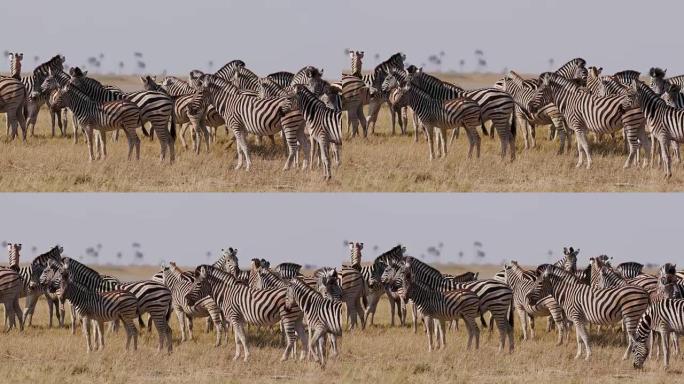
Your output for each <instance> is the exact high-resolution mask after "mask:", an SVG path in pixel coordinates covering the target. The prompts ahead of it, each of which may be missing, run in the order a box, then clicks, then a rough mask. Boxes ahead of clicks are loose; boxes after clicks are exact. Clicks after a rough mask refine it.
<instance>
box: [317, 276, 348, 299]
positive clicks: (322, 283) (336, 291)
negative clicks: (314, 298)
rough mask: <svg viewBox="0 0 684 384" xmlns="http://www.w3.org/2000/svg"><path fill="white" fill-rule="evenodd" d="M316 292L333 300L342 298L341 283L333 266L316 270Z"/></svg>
mask: <svg viewBox="0 0 684 384" xmlns="http://www.w3.org/2000/svg"><path fill="white" fill-rule="evenodd" d="M317 275H318V292H319V293H320V294H321V295H323V297H325V298H328V299H330V300H334V301H340V300H342V284H341V282H340V275H339V274H338V273H337V269H335V268H322V269H320V270H318V271H317Z"/></svg>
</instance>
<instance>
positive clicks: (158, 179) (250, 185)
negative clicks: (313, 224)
mask: <svg viewBox="0 0 684 384" xmlns="http://www.w3.org/2000/svg"><path fill="white" fill-rule="evenodd" d="M498 77H499V75H469V76H451V77H449V80H451V81H454V82H455V83H458V84H461V85H462V86H464V87H468V88H474V87H480V86H490V85H491V84H493V83H494V82H495V81H496V80H497V79H498ZM101 80H102V81H103V82H105V83H112V84H117V85H120V86H121V87H123V88H124V89H136V88H139V83H138V79H137V77H125V76H124V77H120V76H114V77H107V78H104V79H101ZM4 119H5V117H4V115H0V127H4V126H5V121H4ZM49 124H50V123H49V117H48V115H47V113H46V112H45V111H43V112H41V114H40V117H39V123H38V125H37V128H36V137H30V138H29V140H28V143H26V144H24V143H22V142H21V141H20V140H15V141H14V142H11V143H8V142H7V141H6V140H5V139H3V140H1V141H0V148H1V149H2V150H1V151H0V164H2V172H0V191H84V192H87V191H158V192H209V191H247V192H249V191H272V192H280V191H287V192H289V191H293V192H295V191H307V192H309V191H311V192H315V191H321V192H342V191H344V192H348V191H386V192H399V191H402V192H434V191H445V192H448V191H468V192H470V191H472V192H476V191H492V192H498V191H510V192H518V191H540V192H546V191H565V192H580V191H610V192H625V191H660V192H667V191H681V190H684V173H682V171H681V166H680V165H675V166H674V174H673V177H672V179H670V180H669V181H665V180H663V172H662V171H661V170H659V169H658V168H652V169H638V168H635V169H628V170H623V169H622V165H623V163H624V161H625V159H626V157H625V154H623V152H622V142H621V141H620V142H614V141H610V140H607V142H602V143H595V142H594V143H592V146H591V148H592V156H593V160H594V163H593V168H592V169H591V170H586V169H575V163H576V159H577V156H576V150H575V147H574V143H573V149H572V151H571V152H570V153H569V154H565V155H562V156H558V155H556V151H557V149H558V142H557V141H555V142H550V141H548V140H547V136H548V134H547V132H548V130H547V129H546V128H541V129H538V131H537V142H538V146H537V148H534V149H532V150H527V151H525V150H524V149H523V143H522V134H521V132H520V131H519V132H518V139H517V159H516V160H515V161H514V162H513V163H509V162H508V161H504V160H501V159H500V157H499V150H500V144H499V140H498V138H495V139H494V140H490V139H489V138H483V140H482V143H483V144H482V157H481V158H480V159H479V160H477V159H471V160H468V159H467V158H466V151H467V140H466V138H465V135H461V137H460V138H459V139H458V140H456V141H455V142H454V144H453V145H452V146H451V147H450V148H449V154H448V156H447V157H446V159H436V160H433V161H432V162H430V161H429V160H428V150H427V144H426V141H425V139H424V137H423V135H422V134H421V135H420V141H419V142H418V143H414V139H413V136H412V135H413V133H412V132H411V133H410V136H399V135H395V136H392V135H391V121H390V116H389V113H388V111H387V110H386V109H384V108H383V110H382V111H381V113H380V117H379V120H378V126H377V130H376V135H375V136H371V137H369V138H368V139H363V138H354V139H351V140H350V139H346V140H345V141H344V145H343V146H342V165H341V167H340V168H337V169H335V168H333V179H332V180H331V181H328V182H324V181H323V179H322V170H321V169H320V168H319V169H315V170H313V171H303V170H301V169H296V170H290V171H282V167H283V165H284V162H285V153H286V150H285V147H284V146H283V144H282V141H281V140H280V139H278V140H277V148H272V147H271V144H270V142H268V140H264V141H263V144H262V145H256V144H255V142H254V140H253V139H254V138H253V137H250V138H249V140H250V147H251V157H252V160H253V166H252V169H251V171H249V172H245V171H244V170H239V171H236V170H234V169H233V167H234V166H235V164H236V152H235V146H234V145H232V140H231V137H232V134H231V136H228V135H226V133H225V130H223V129H221V130H220V132H219V138H218V140H217V143H215V145H214V146H213V147H212V149H211V151H210V153H204V152H203V153H201V154H200V155H195V154H194V153H193V152H192V151H191V150H183V149H182V147H181V145H180V142H179V141H178V140H177V141H176V148H177V162H176V163H175V164H174V165H169V164H168V163H164V164H161V163H160V162H159V143H158V141H154V142H150V141H149V140H146V139H145V138H142V139H143V140H142V141H143V144H142V148H141V160H140V161H126V153H127V144H126V140H119V141H118V142H113V141H112V140H111V139H110V140H108V151H109V156H108V158H107V159H106V160H104V161H94V162H92V163H90V162H89V161H88V155H87V148H86V146H85V145H84V144H83V138H82V135H81V141H80V144H77V145H74V144H73V143H72V141H71V140H70V139H66V138H59V137H57V138H51V137H49V135H50V129H49ZM70 125H71V124H70ZM409 125H411V124H409ZM3 132H4V128H3ZM69 132H71V127H70V130H69ZM345 132H346V128H345ZM0 135H1V137H3V138H4V135H3V134H1V133H0ZM618 136H620V135H618ZM141 137H142V135H141ZM189 140H190V139H189V135H188V142H189Z"/></svg>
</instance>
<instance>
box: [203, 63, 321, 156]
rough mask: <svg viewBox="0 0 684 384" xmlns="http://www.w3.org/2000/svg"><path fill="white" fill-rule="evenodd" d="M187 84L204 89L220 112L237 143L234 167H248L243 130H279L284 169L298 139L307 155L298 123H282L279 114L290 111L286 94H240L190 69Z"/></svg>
mask: <svg viewBox="0 0 684 384" xmlns="http://www.w3.org/2000/svg"><path fill="white" fill-rule="evenodd" d="M190 78H191V84H192V85H193V86H195V87H196V88H197V89H198V90H199V91H204V90H207V91H208V94H209V98H210V100H211V103H212V104H213V105H214V107H215V108H216V110H217V111H218V112H219V113H220V114H221V115H222V116H223V118H224V120H225V121H226V126H227V127H230V129H231V130H232V131H233V134H234V135H235V138H236V140H237V143H238V148H237V150H238V162H237V164H236V166H235V169H240V168H242V165H243V158H244V161H245V168H246V169H249V168H250V166H251V164H252V161H251V159H250V157H249V149H248V147H247V142H246V140H245V135H246V134H247V133H252V134H255V135H259V136H264V135H272V134H275V133H277V132H278V131H280V130H282V131H283V133H284V134H285V141H286V142H287V145H288V157H287V161H286V163H285V167H284V169H289V168H290V166H291V164H292V163H293V161H294V160H295V155H296V153H297V150H298V142H299V143H300V144H302V146H303V147H304V153H305V157H308V155H309V145H308V141H306V135H305V134H304V127H303V125H301V124H297V125H295V124H292V125H284V124H282V121H281V120H282V118H283V117H284V116H285V115H286V114H287V113H288V112H290V111H291V109H292V105H291V104H292V103H291V101H290V99H289V98H272V99H265V100H261V99H259V98H257V97H255V96H250V95H247V94H242V93H240V92H239V90H238V89H237V88H236V87H235V86H233V85H232V84H231V83H230V82H228V81H226V80H224V79H221V78H219V77H217V76H214V75H208V74H203V73H201V72H199V71H193V72H191V74H190Z"/></svg>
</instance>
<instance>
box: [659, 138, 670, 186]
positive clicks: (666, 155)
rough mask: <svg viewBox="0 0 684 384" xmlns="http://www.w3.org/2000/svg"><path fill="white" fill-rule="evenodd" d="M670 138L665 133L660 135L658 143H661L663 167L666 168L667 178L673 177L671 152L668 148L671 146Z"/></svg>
mask: <svg viewBox="0 0 684 384" xmlns="http://www.w3.org/2000/svg"><path fill="white" fill-rule="evenodd" d="M669 141H670V139H669V138H667V137H665V135H664V134H660V135H659V136H658V143H659V144H660V156H661V158H662V160H663V168H665V178H666V179H669V178H670V177H672V169H671V164H670V152H669V151H668V150H667V149H668V146H669Z"/></svg>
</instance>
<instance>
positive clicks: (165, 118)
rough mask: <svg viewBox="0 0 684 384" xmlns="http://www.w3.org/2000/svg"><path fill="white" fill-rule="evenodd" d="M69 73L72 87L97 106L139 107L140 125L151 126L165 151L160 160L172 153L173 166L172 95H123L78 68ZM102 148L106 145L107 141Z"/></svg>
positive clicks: (146, 92)
mask: <svg viewBox="0 0 684 384" xmlns="http://www.w3.org/2000/svg"><path fill="white" fill-rule="evenodd" d="M69 72H70V75H71V83H72V84H73V85H74V86H75V87H76V88H78V89H79V90H81V92H83V93H84V94H85V95H87V96H88V97H90V98H91V99H92V100H93V101H94V102H108V101H112V100H122V99H125V100H128V101H129V102H131V103H133V104H135V105H136V106H137V107H138V108H139V110H140V112H139V115H140V122H141V123H140V125H141V126H144V124H146V123H150V126H151V131H152V132H154V134H156V135H157V137H158V138H159V144H160V147H161V154H160V160H162V161H163V160H164V159H165V158H166V150H167V149H168V151H169V161H170V162H171V163H173V162H174V160H175V158H176V153H175V146H174V140H175V138H176V124H175V122H174V121H173V119H174V116H173V100H172V99H171V97H170V96H169V95H167V94H166V93H164V92H156V91H136V92H128V93H123V92H120V91H118V90H116V89H111V88H107V87H105V86H103V85H102V84H100V82H98V81H97V80H95V79H92V78H89V77H86V74H87V72H83V71H81V70H80V69H79V68H78V67H74V68H71V69H70V70H69ZM169 121H170V122H171V128H170V129H169ZM100 136H101V138H102V137H104V135H100ZM127 136H128V134H127ZM103 140H104V139H103ZM129 141H130V137H129ZM102 144H103V145H105V143H104V141H103V143H102Z"/></svg>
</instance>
